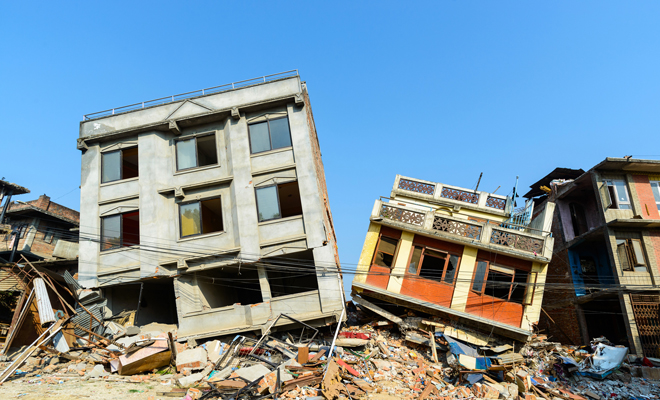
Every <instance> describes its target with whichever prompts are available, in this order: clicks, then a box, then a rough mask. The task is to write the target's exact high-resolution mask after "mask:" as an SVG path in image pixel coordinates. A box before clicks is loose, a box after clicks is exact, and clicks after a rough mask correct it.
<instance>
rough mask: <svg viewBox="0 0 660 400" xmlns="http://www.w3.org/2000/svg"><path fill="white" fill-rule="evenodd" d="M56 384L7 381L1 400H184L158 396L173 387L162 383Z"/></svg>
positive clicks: (98, 381) (95, 381)
mask: <svg viewBox="0 0 660 400" xmlns="http://www.w3.org/2000/svg"><path fill="white" fill-rule="evenodd" d="M57 382H62V383H56V384H48V383H45V382H43V380H42V379H39V378H19V379H14V380H11V381H8V382H5V383H4V384H3V385H2V386H0V399H18V398H20V399H22V400H40V399H62V400H65V399H85V398H89V399H94V400H119V399H149V400H156V399H168V400H174V399H182V398H183V397H185V392H183V393H181V396H180V397H164V396H159V395H158V393H159V392H169V391H171V390H172V385H162V384H161V383H160V382H140V383H133V382H126V381H110V380H108V381H106V380H104V379H89V380H81V379H68V380H65V379H60V380H59V381H57Z"/></svg>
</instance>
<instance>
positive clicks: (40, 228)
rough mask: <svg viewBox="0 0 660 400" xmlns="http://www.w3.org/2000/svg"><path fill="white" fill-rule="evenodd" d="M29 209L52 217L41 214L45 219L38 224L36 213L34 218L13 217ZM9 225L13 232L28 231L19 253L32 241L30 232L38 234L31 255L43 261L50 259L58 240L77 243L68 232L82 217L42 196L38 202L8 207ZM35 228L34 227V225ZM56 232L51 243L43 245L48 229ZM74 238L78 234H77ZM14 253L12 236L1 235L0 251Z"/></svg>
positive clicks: (13, 204) (19, 244)
mask: <svg viewBox="0 0 660 400" xmlns="http://www.w3.org/2000/svg"><path fill="white" fill-rule="evenodd" d="M29 208H38V209H41V210H44V211H46V212H48V213H50V214H51V215H45V214H38V215H40V216H42V217H43V218H39V217H37V219H36V221H35V218H34V216H33V215H34V213H33V215H31V216H25V215H21V214H13V215H12V213H11V211H19V210H24V209H29ZM8 211H10V212H9V213H8V215H7V216H8V221H7V222H8V223H9V225H11V227H12V229H13V228H17V227H21V226H22V227H25V229H26V232H25V235H24V236H23V238H22V239H20V240H19V242H18V247H17V249H18V251H21V250H22V249H23V247H24V245H25V242H26V240H28V239H29V236H30V235H29V234H30V232H32V231H34V230H35V229H36V230H37V231H36V232H35V236H34V240H33V241H32V244H31V245H30V252H32V253H35V254H37V255H39V256H41V257H45V258H50V257H51V256H52V254H53V250H54V249H55V245H56V244H57V240H58V237H60V238H62V239H64V240H68V241H76V240H75V238H72V237H70V236H69V234H68V231H69V228H70V227H71V225H72V224H75V225H77V224H78V223H79V222H80V213H79V212H78V211H75V210H72V209H70V208H68V207H64V206H62V205H60V204H57V203H54V202H52V201H50V197H48V196H46V195H45V194H44V195H41V196H39V198H38V199H36V200H32V201H27V202H21V203H18V202H12V203H11V204H10V206H9V210H8ZM57 216H59V217H62V218H64V219H66V220H67V222H65V221H63V220H60V219H58V218H57ZM33 223H34V224H35V226H31V224H33ZM49 228H50V229H52V230H53V231H54V232H55V237H54V238H53V240H52V242H51V243H46V242H45V241H44V236H45V234H46V232H47V231H48V229H49ZM74 235H75V234H74ZM11 249H12V243H11V236H5V235H0V251H9V250H11Z"/></svg>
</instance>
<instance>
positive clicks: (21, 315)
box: [0, 289, 35, 355]
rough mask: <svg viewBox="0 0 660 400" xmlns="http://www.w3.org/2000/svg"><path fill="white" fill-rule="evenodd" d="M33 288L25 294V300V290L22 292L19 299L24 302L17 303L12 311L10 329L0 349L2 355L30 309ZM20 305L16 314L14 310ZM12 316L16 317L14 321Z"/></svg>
mask: <svg viewBox="0 0 660 400" xmlns="http://www.w3.org/2000/svg"><path fill="white" fill-rule="evenodd" d="M34 296H35V294H34V289H32V290H31V291H30V294H29V295H28V296H27V300H25V292H23V295H22V296H21V300H25V302H24V303H22V304H20V302H19V304H17V305H16V310H15V312H14V317H13V318H12V322H11V323H12V325H11V327H10V331H9V333H8V334H7V338H6V339H5V343H4V347H3V348H2V351H0V354H2V355H4V354H5V353H6V352H7V350H8V349H9V347H10V346H11V343H12V342H13V341H14V338H15V337H16V333H17V332H18V331H19V330H20V329H21V327H22V326H23V323H24V322H25V317H26V316H27V314H28V310H29V309H30V305H31V304H32V300H33V299H34ZM19 305H20V306H22V307H23V308H22V309H21V310H20V313H19V314H18V315H17V314H16V311H18V307H19ZM14 318H16V321H15V322H14Z"/></svg>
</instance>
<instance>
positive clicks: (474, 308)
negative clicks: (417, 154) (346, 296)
mask: <svg viewBox="0 0 660 400" xmlns="http://www.w3.org/2000/svg"><path fill="white" fill-rule="evenodd" d="M512 203H513V201H512V199H511V198H510V197H507V196H501V195H496V194H492V193H486V192H480V191H475V190H470V189H465V188H460V187H455V186H450V185H446V184H442V183H436V182H429V181H423V180H420V179H413V178H406V177H403V176H399V175H397V177H396V179H395V181H394V187H393V188H392V192H391V195H390V198H386V199H381V200H376V203H375V204H374V207H373V211H372V213H371V217H370V224H369V231H368V232H367V237H366V240H365V243H364V247H363V248H362V254H361V256H360V260H359V263H358V273H357V274H356V277H355V279H354V280H353V295H354V296H355V295H359V296H360V297H363V298H365V297H366V298H375V299H378V300H383V301H386V302H390V303H393V304H398V305H403V306H405V307H408V308H413V309H418V310H422V311H425V312H428V313H431V314H435V315H440V316H443V317H446V318H449V319H452V320H457V321H460V322H461V323H462V324H465V325H468V326H474V327H476V328H478V329H482V330H485V331H486V332H493V333H495V334H498V335H503V336H508V337H512V338H514V339H518V340H525V339H526V338H527V337H528V336H529V335H530V334H531V331H532V329H533V325H535V324H537V323H538V321H539V316H540V313H541V303H542V301H543V292H544V286H545V279H546V273H547V269H548V263H549V262H550V260H551V258H552V248H553V238H552V235H551V234H550V232H549V231H550V227H551V223H552V215H553V210H554V204H553V203H551V202H548V203H545V204H544V206H543V207H537V208H536V209H534V207H533V205H534V204H533V202H528V203H527V204H526V205H525V207H522V208H521V209H520V210H513V204H512ZM512 211H513V212H512Z"/></svg>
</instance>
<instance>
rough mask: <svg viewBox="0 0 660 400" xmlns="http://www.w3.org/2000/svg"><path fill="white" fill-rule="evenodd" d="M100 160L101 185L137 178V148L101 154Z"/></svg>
mask: <svg viewBox="0 0 660 400" xmlns="http://www.w3.org/2000/svg"><path fill="white" fill-rule="evenodd" d="M101 160H102V161H101V175H102V176H101V183H106V182H113V181H118V180H120V179H129V178H135V177H137V176H138V148H137V147H131V148H130V149H122V150H115V151H110V152H107V153H103V154H101Z"/></svg>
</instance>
